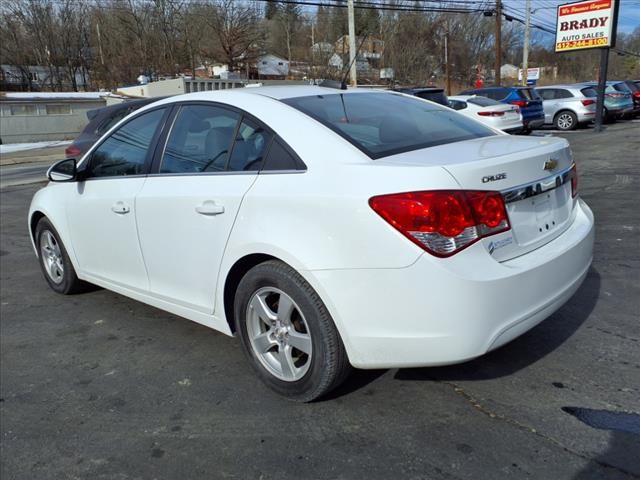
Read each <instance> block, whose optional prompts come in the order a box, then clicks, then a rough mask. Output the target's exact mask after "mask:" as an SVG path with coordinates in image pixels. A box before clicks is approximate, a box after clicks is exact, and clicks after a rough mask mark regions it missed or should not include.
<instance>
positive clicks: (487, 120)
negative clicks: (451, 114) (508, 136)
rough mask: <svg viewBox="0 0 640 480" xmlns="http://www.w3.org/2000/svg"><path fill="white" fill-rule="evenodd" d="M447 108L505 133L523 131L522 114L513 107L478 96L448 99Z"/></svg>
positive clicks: (517, 108) (518, 109) (459, 96)
mask: <svg viewBox="0 0 640 480" xmlns="http://www.w3.org/2000/svg"><path fill="white" fill-rule="evenodd" d="M449 107H451V108H453V109H454V110H456V111H458V112H460V113H462V114H464V115H466V116H468V117H471V118H473V119H474V120H478V121H480V122H482V123H484V124H486V125H489V126H490V127H493V128H497V129H499V130H502V131H504V132H507V133H518V132H521V131H522V129H523V124H522V113H521V112H520V107H517V106H515V105H506V104H504V103H502V102H498V101H496V100H491V99H490V98H487V97H480V96H478V95H456V96H452V97H449Z"/></svg>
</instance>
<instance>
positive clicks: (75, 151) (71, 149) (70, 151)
mask: <svg viewBox="0 0 640 480" xmlns="http://www.w3.org/2000/svg"><path fill="white" fill-rule="evenodd" d="M81 153H82V152H81V151H80V149H79V148H78V147H76V146H75V145H69V146H68V147H67V148H65V150H64V154H65V155H66V156H67V158H77V157H79V156H80V154H81Z"/></svg>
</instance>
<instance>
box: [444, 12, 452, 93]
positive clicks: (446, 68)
mask: <svg viewBox="0 0 640 480" xmlns="http://www.w3.org/2000/svg"><path fill="white" fill-rule="evenodd" d="M445 25H446V29H447V30H446V31H445V32H444V71H445V78H446V82H447V95H451V75H450V74H449V18H447V23H446V24H445Z"/></svg>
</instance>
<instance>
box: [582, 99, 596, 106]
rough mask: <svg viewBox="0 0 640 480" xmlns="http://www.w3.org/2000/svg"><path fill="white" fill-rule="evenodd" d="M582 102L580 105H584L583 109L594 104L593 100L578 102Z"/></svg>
mask: <svg viewBox="0 0 640 480" xmlns="http://www.w3.org/2000/svg"><path fill="white" fill-rule="evenodd" d="M580 101H581V102H582V105H584V106H585V107H586V106H587V105H593V104H594V103H596V101H595V100H580Z"/></svg>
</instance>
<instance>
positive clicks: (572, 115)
mask: <svg viewBox="0 0 640 480" xmlns="http://www.w3.org/2000/svg"><path fill="white" fill-rule="evenodd" d="M536 91H537V92H538V94H539V95H540V96H541V97H542V100H543V102H542V106H543V107H544V123H545V124H547V125H553V126H554V127H555V128H556V129H557V130H574V129H575V128H577V127H578V125H580V124H585V123H590V122H592V121H593V120H594V119H595V118H596V99H595V98H594V96H596V92H595V90H594V89H592V88H591V87H580V86H575V85H550V86H545V87H538V88H536Z"/></svg>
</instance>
